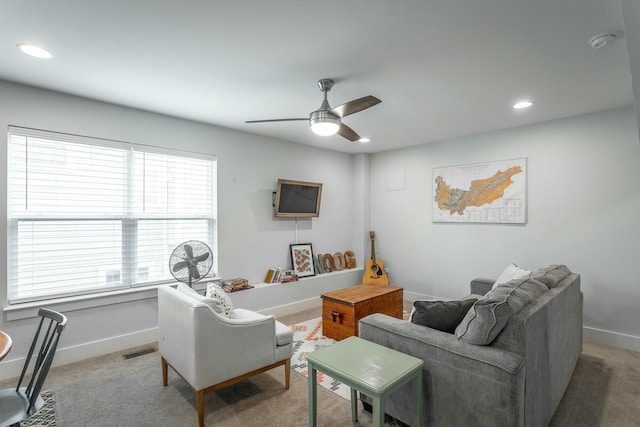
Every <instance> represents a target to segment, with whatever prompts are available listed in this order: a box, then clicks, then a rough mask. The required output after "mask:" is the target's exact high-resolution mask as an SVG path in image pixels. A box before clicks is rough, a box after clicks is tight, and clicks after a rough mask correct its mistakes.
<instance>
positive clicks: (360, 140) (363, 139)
mask: <svg viewBox="0 0 640 427" xmlns="http://www.w3.org/2000/svg"><path fill="white" fill-rule="evenodd" d="M358 142H371V140H370V139H369V138H367V137H362V138H360V139H359V140H358Z"/></svg>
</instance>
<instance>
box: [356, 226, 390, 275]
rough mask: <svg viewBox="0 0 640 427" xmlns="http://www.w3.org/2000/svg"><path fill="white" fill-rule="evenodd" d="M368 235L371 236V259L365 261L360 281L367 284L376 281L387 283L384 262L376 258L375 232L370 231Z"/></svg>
mask: <svg viewBox="0 0 640 427" xmlns="http://www.w3.org/2000/svg"><path fill="white" fill-rule="evenodd" d="M369 237H370V238H371V259H368V260H366V261H365V268H364V275H363V276H362V283H363V284H368V285H371V284H376V283H379V284H381V285H388V284H389V276H387V273H386V272H385V271H384V264H383V263H382V261H381V260H379V259H378V260H376V246H375V243H374V239H375V238H376V233H374V232H373V231H370V232H369Z"/></svg>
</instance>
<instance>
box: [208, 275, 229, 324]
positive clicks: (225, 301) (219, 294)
mask: <svg viewBox="0 0 640 427" xmlns="http://www.w3.org/2000/svg"><path fill="white" fill-rule="evenodd" d="M206 295H207V296H208V297H210V298H215V299H217V300H218V301H220V303H221V304H222V307H223V309H224V314H225V315H226V316H227V317H228V318H230V319H233V303H232V302H231V298H229V295H227V293H226V292H225V291H224V289H222V288H221V287H220V286H218V285H217V284H215V283H208V284H207V293H206Z"/></svg>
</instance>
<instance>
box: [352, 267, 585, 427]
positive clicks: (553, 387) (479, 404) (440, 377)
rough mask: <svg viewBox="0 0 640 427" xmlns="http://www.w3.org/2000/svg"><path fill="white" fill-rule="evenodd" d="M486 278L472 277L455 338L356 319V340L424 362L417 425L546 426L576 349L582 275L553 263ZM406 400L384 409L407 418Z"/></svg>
mask: <svg viewBox="0 0 640 427" xmlns="http://www.w3.org/2000/svg"><path fill="white" fill-rule="evenodd" d="M493 283H494V281H493V280H487V279H475V280H473V281H472V282H471V293H472V296H473V297H475V298H478V301H477V302H475V303H474V304H473V306H472V307H471V309H469V311H468V312H467V313H466V315H465V316H464V319H463V320H462V322H461V323H460V324H459V325H458V327H457V328H456V330H455V333H453V334H452V333H448V332H443V331H440V330H436V329H432V328H429V327H425V326H422V325H418V324H414V323H412V322H410V321H403V320H400V319H396V318H393V317H389V316H386V315H383V314H373V315H370V316H367V317H365V318H363V319H362V320H361V321H360V323H359V335H360V337H362V338H364V339H367V340H369V341H373V342H376V343H379V344H382V345H384V346H386V347H389V348H393V349H395V350H398V351H401V352H403V353H407V354H411V355H413V356H415V357H418V358H420V359H422V360H424V368H423V420H424V421H423V425H425V426H440V427H449V426H451V427H454V426H456V427H457V426H491V427H495V426H527V427H533V426H536V427H537V426H546V425H548V423H549V421H550V420H551V418H552V417H553V414H554V412H555V410H556V408H557V407H558V404H559V403H560V400H561V399H562V396H563V394H564V392H565V390H566V387H567V385H568V383H569V380H570V378H571V375H572V373H573V370H574V368H575V365H576V362H577V360H578V357H579V356H580V353H581V350H582V304H583V302H582V292H581V290H580V275H579V274H575V273H571V272H570V271H569V270H568V269H567V268H566V267H564V266H556V265H554V266H550V267H547V268H544V269H540V270H538V271H536V272H534V273H533V274H532V275H531V276H530V277H529V278H527V279H521V280H513V281H510V282H508V283H507V284H504V285H500V286H499V287H497V288H495V289H492V285H493ZM542 284H544V285H543V286H542V287H541V285H542ZM501 323H502V325H501ZM496 329H499V330H497V331H496ZM483 340H486V341H487V342H482V341H483ZM471 342H474V343H471ZM410 396H411V389H410V387H408V386H407V387H405V388H403V389H401V390H399V391H398V392H396V393H394V394H393V395H392V396H391V397H389V398H388V399H387V401H386V403H385V412H386V413H387V414H388V415H390V416H392V417H394V418H396V419H397V420H399V421H402V422H404V423H407V424H409V423H410V422H411V414H412V413H413V410H412V408H411V398H410ZM361 399H362V401H363V404H364V405H365V408H367V406H368V405H369V404H370V403H371V400H370V399H369V398H368V397H367V396H364V395H363V396H361Z"/></svg>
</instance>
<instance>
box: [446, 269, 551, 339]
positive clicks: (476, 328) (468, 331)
mask: <svg viewBox="0 0 640 427" xmlns="http://www.w3.org/2000/svg"><path fill="white" fill-rule="evenodd" d="M546 290H548V289H547V287H546V286H545V285H544V283H542V282H539V281H538V280H535V279H516V280H511V281H509V282H507V283H503V284H501V285H498V287H496V288H495V289H492V290H491V291H489V292H488V293H487V294H486V295H485V296H483V297H482V298H480V299H479V300H478V301H476V302H475V304H474V305H473V306H472V307H471V309H470V310H469V312H468V313H467V314H466V315H465V317H464V319H462V321H461V322H460V324H459V325H458V327H457V328H456V330H455V334H456V337H457V338H458V339H459V340H460V341H463V342H466V343H469V344H475V345H489V344H491V342H492V341H493V340H494V339H495V337H496V336H497V335H498V334H499V333H500V331H502V329H503V328H504V327H505V325H506V324H507V322H508V321H509V319H510V318H511V316H512V315H514V314H516V313H518V312H519V311H520V310H522V308H523V307H525V306H526V305H528V304H529V303H530V302H531V301H533V300H534V299H535V298H536V297H537V296H538V295H540V294H542V293H543V292H545V291H546Z"/></svg>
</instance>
